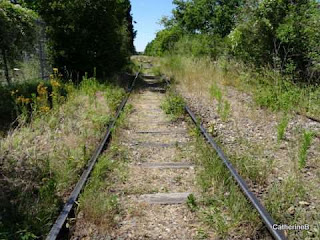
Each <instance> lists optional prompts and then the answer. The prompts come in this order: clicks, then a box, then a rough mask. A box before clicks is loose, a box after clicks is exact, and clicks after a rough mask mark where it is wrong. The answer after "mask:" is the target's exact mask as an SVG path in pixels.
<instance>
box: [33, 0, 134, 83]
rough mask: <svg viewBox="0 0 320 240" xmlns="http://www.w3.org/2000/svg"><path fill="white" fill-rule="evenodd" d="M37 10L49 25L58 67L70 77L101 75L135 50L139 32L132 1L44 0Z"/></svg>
mask: <svg viewBox="0 0 320 240" xmlns="http://www.w3.org/2000/svg"><path fill="white" fill-rule="evenodd" d="M37 10H38V12H39V13H40V15H41V17H42V18H43V19H44V20H45V22H46V24H47V29H48V31H47V33H48V36H49V39H50V42H49V46H50V50H51V55H52V58H53V61H54V64H55V66H56V67H59V68H60V69H62V68H63V69H64V68H65V67H66V69H65V70H66V71H65V73H66V74H68V75H69V76H70V77H73V78H77V75H78V74H80V76H82V75H84V73H85V72H88V73H89V75H91V76H92V75H93V69H94V68H95V67H96V73H97V76H98V77H101V76H104V75H105V74H110V73H112V72H114V71H116V70H119V69H120V68H122V67H123V66H124V65H125V64H126V63H127V62H128V56H129V55H130V54H131V53H133V50H134V47H133V39H134V36H135V32H134V30H133V25H132V16H131V14H130V11H131V5H130V2H129V0H117V1H109V0H99V1H90V3H88V1H85V0H80V1H76V0H69V1H64V0H49V1H48V0H40V1H38V3H37Z"/></svg>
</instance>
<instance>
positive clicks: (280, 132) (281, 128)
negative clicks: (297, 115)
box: [277, 115, 289, 142]
mask: <svg viewBox="0 0 320 240" xmlns="http://www.w3.org/2000/svg"><path fill="white" fill-rule="evenodd" d="M288 124H289V118H288V116H287V115H284V116H283V117H282V118H281V120H280V122H279V124H278V125H277V139H278V142H280V141H281V140H283V139H284V137H285V133H286V129H287V127H288Z"/></svg>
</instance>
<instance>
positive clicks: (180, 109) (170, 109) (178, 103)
mask: <svg viewBox="0 0 320 240" xmlns="http://www.w3.org/2000/svg"><path fill="white" fill-rule="evenodd" d="M184 107H185V102H184V100H183V98H182V97H181V96H180V95H178V94H177V93H175V92H174V91H173V90H171V89H168V90H167V94H166V98H165V100H164V102H163V103H162V105H161V108H162V109H163V110H164V112H165V113H166V114H168V115H170V117H171V119H172V120H177V119H179V118H181V117H182V116H183V114H184V112H185V109H184Z"/></svg>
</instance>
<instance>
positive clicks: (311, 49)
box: [229, 0, 320, 81]
mask: <svg viewBox="0 0 320 240" xmlns="http://www.w3.org/2000/svg"><path fill="white" fill-rule="evenodd" d="M248 9H249V10H248ZM319 37H320V11H319V8H318V4H317V2H316V1H313V0H301V1H291V0H264V1H262V2H260V3H259V4H256V3H255V4H253V5H251V7H249V8H246V9H245V11H244V12H243V14H242V17H241V20H240V21H239V23H238V24H237V27H236V28H235V29H234V30H233V32H232V33H231V34H230V36H229V38H230V40H231V47H232V52H233V54H235V55H236V56H237V57H239V58H241V59H242V60H244V61H250V62H254V63H255V64H257V65H258V66H259V65H260V66H261V65H266V64H269V65H271V66H273V67H274V68H275V69H278V70H279V71H280V72H282V73H284V74H294V75H296V77H297V78H300V79H310V78H313V79H314V80H315V81H316V79H317V78H319V76H320V67H319V66H320V47H319Z"/></svg>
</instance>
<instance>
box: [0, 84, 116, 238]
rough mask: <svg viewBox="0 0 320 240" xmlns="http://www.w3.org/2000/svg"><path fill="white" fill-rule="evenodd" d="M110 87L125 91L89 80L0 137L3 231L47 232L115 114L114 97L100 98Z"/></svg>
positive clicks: (18, 234)
mask: <svg viewBox="0 0 320 240" xmlns="http://www.w3.org/2000/svg"><path fill="white" fill-rule="evenodd" d="M108 88H113V89H115V90H112V91H114V92H116V91H118V92H121V91H120V90H119V89H118V90H117V88H116V87H115V86H104V85H99V84H98V83H97V82H96V81H95V80H92V79H91V80H86V81H84V82H83V84H82V85H81V86H80V87H79V89H73V90H72V91H70V94H69V96H68V100H67V101H66V103H64V104H62V105H61V106H60V107H58V108H57V109H53V110H51V111H50V112H48V113H43V114H41V115H38V116H36V117H34V118H33V119H32V120H31V122H30V123H28V124H24V125H22V126H20V127H18V128H16V129H13V130H11V132H10V133H9V134H8V135H7V136H6V137H5V138H3V139H1V140H0V141H1V142H0V156H1V158H0V167H1V176H0V180H1V181H0V186H1V189H2V191H3V194H2V195H0V197H1V205H0V210H1V213H4V217H3V219H2V223H0V230H1V231H2V228H4V229H5V232H7V234H8V238H10V239H15V238H19V237H23V236H24V235H25V234H35V235H37V236H43V234H46V233H47V231H48V229H49V227H50V226H51V224H52V221H53V220H54V218H55V216H56V214H57V211H58V208H59V207H60V206H61V202H62V200H63V199H65V198H66V197H67V195H68V193H70V191H71V189H72V187H73V186H74V184H75V183H76V181H77V180H78V178H79V175H80V174H81V172H82V170H83V168H84V166H85V165H86V163H87V161H88V159H89V158H90V155H91V153H92V151H93V150H94V148H95V147H96V144H97V143H98V141H99V140H100V138H101V136H102V134H103V131H102V130H103V127H104V126H105V125H106V124H107V123H108V121H109V119H110V117H111V115H112V114H113V112H112V111H110V110H109V109H110V108H109V105H110V104H113V103H112V101H113V99H112V96H113V95H112V94H110V93H109V94H108V97H101V96H104V91H105V89H108ZM98 91H101V92H100V93H99V94H96V93H97V92H98ZM115 95H119V94H115ZM12 221H16V225H14V224H12ZM21 230H23V231H22V232H21Z"/></svg>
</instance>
